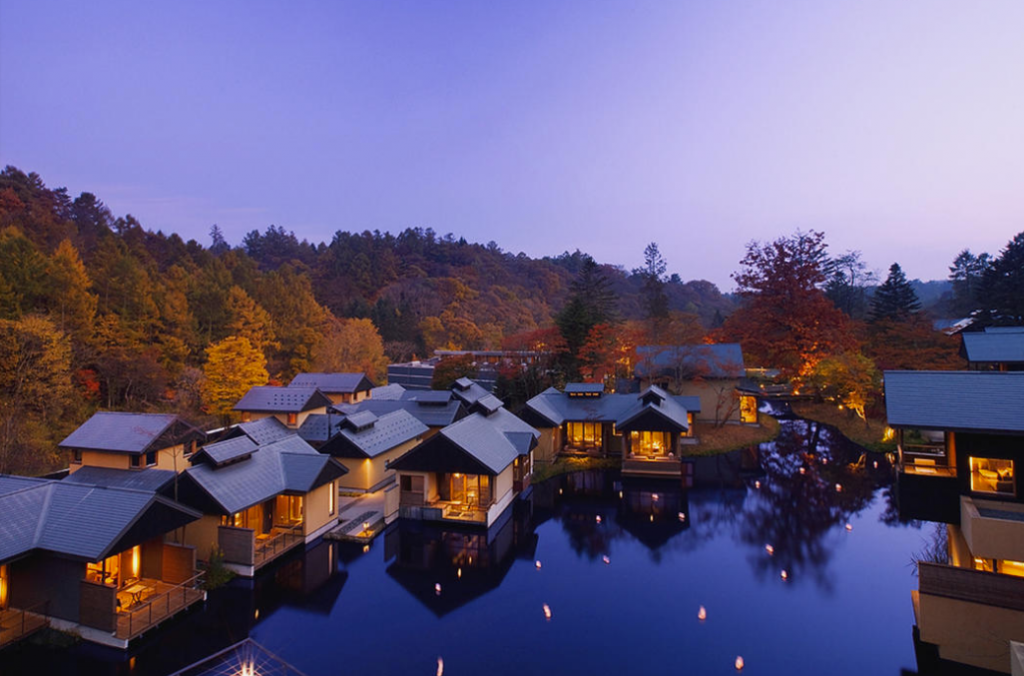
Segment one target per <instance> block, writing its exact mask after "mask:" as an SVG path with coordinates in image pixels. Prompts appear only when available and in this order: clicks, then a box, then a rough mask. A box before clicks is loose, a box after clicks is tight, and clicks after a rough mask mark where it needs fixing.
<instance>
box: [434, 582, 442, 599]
mask: <svg viewBox="0 0 1024 676" xmlns="http://www.w3.org/2000/svg"><path fill="white" fill-rule="evenodd" d="M434 593H435V594H437V595H438V596H440V595H441V583H440V582H438V583H436V584H435V585H434Z"/></svg>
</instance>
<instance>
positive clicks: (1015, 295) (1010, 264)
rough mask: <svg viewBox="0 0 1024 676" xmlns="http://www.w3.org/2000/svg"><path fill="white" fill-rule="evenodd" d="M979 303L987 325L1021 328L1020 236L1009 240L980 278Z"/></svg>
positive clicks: (1023, 257) (1023, 267)
mask: <svg viewBox="0 0 1024 676" xmlns="http://www.w3.org/2000/svg"><path fill="white" fill-rule="evenodd" d="M979 301H980V304H981V307H982V311H983V314H984V321H985V322H986V323H988V324H1003V325H1014V326H1019V325H1021V324H1024V232H1020V233H1017V235H1016V236H1015V237H1014V238H1013V239H1012V240H1010V241H1009V242H1008V243H1007V245H1006V248H1004V249H1003V250H1002V251H1000V252H999V257H998V258H996V259H995V260H993V261H992V265H990V266H989V267H988V268H987V269H986V270H985V272H984V274H983V275H982V278H981V287H980V290H979Z"/></svg>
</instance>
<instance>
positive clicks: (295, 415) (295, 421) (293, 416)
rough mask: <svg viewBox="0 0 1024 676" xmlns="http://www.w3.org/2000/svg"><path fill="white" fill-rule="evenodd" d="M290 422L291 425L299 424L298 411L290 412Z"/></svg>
mask: <svg viewBox="0 0 1024 676" xmlns="http://www.w3.org/2000/svg"><path fill="white" fill-rule="evenodd" d="M288 424H289V425H291V426H292V427H294V426H296V425H298V424H299V414H298V413H289V414H288Z"/></svg>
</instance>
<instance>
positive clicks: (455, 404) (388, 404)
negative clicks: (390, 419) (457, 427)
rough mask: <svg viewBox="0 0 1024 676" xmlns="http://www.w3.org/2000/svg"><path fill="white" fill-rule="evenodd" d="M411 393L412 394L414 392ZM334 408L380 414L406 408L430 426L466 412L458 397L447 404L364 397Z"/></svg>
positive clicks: (405, 409) (446, 423) (449, 422)
mask: <svg viewBox="0 0 1024 676" xmlns="http://www.w3.org/2000/svg"><path fill="white" fill-rule="evenodd" d="M409 394H412V392H410V393H409ZM334 408H335V410H337V411H340V412H342V413H344V414H349V413H356V412H357V411H370V412H372V413H374V414H376V415H378V416H382V415H384V414H385V413H390V412H391V411H398V410H404V411H408V412H409V413H410V414H411V415H412V416H414V417H415V418H416V419H417V420H419V421H420V422H421V423H423V424H424V425H427V426H428V427H446V426H448V425H451V424H452V423H453V422H455V421H456V420H458V419H459V418H461V417H464V416H465V413H466V410H465V408H464V407H463V405H462V402H461V401H459V400H458V399H451V400H450V401H449V402H448V403H447V404H444V405H441V406H438V405H435V404H433V403H431V402H421V401H416V400H411V399H403V400H401V401H394V400H387V399H384V400H377V399H364V400H363V401H361V402H359V403H358V404H340V405H338V406H335V407H334Z"/></svg>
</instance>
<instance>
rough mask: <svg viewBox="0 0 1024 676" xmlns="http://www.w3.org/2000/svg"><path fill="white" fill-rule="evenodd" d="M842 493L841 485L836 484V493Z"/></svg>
mask: <svg viewBox="0 0 1024 676" xmlns="http://www.w3.org/2000/svg"><path fill="white" fill-rule="evenodd" d="M842 492H843V485H842V484H836V493H842Z"/></svg>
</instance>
